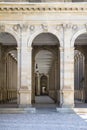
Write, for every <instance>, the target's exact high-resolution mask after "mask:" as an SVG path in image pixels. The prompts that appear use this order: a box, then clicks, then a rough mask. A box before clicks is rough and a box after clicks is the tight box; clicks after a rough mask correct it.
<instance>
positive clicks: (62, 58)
mask: <svg viewBox="0 0 87 130" xmlns="http://www.w3.org/2000/svg"><path fill="white" fill-rule="evenodd" d="M63 87H64V49H63V48H60V106H61V107H62V105H63Z"/></svg>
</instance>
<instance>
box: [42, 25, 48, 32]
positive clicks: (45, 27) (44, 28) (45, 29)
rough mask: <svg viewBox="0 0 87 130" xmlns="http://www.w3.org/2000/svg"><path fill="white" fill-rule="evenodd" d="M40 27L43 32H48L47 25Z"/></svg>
mask: <svg viewBox="0 0 87 130" xmlns="http://www.w3.org/2000/svg"><path fill="white" fill-rule="evenodd" d="M41 27H42V29H43V31H46V32H47V31H48V25H47V24H41Z"/></svg>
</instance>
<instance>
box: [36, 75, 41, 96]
mask: <svg viewBox="0 0 87 130" xmlns="http://www.w3.org/2000/svg"><path fill="white" fill-rule="evenodd" d="M37 80H38V84H37V85H38V86H37V87H38V88H37V95H38V96H39V95H40V75H39V74H37Z"/></svg>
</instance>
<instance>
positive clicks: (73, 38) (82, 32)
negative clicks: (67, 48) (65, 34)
mask: <svg viewBox="0 0 87 130" xmlns="http://www.w3.org/2000/svg"><path fill="white" fill-rule="evenodd" d="M84 33H87V31H86V29H85V28H84V29H82V30H79V31H78V32H76V33H75V34H74V35H73V37H72V39H71V47H74V44H75V40H76V39H77V38H78V36H80V35H81V34H84Z"/></svg>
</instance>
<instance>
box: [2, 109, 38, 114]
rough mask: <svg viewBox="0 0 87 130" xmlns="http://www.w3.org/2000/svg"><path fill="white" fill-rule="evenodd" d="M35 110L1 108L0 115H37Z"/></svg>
mask: <svg viewBox="0 0 87 130" xmlns="http://www.w3.org/2000/svg"><path fill="white" fill-rule="evenodd" d="M35 112H36V109H35V108H0V114H18V113H19V114H20V113H35Z"/></svg>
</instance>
